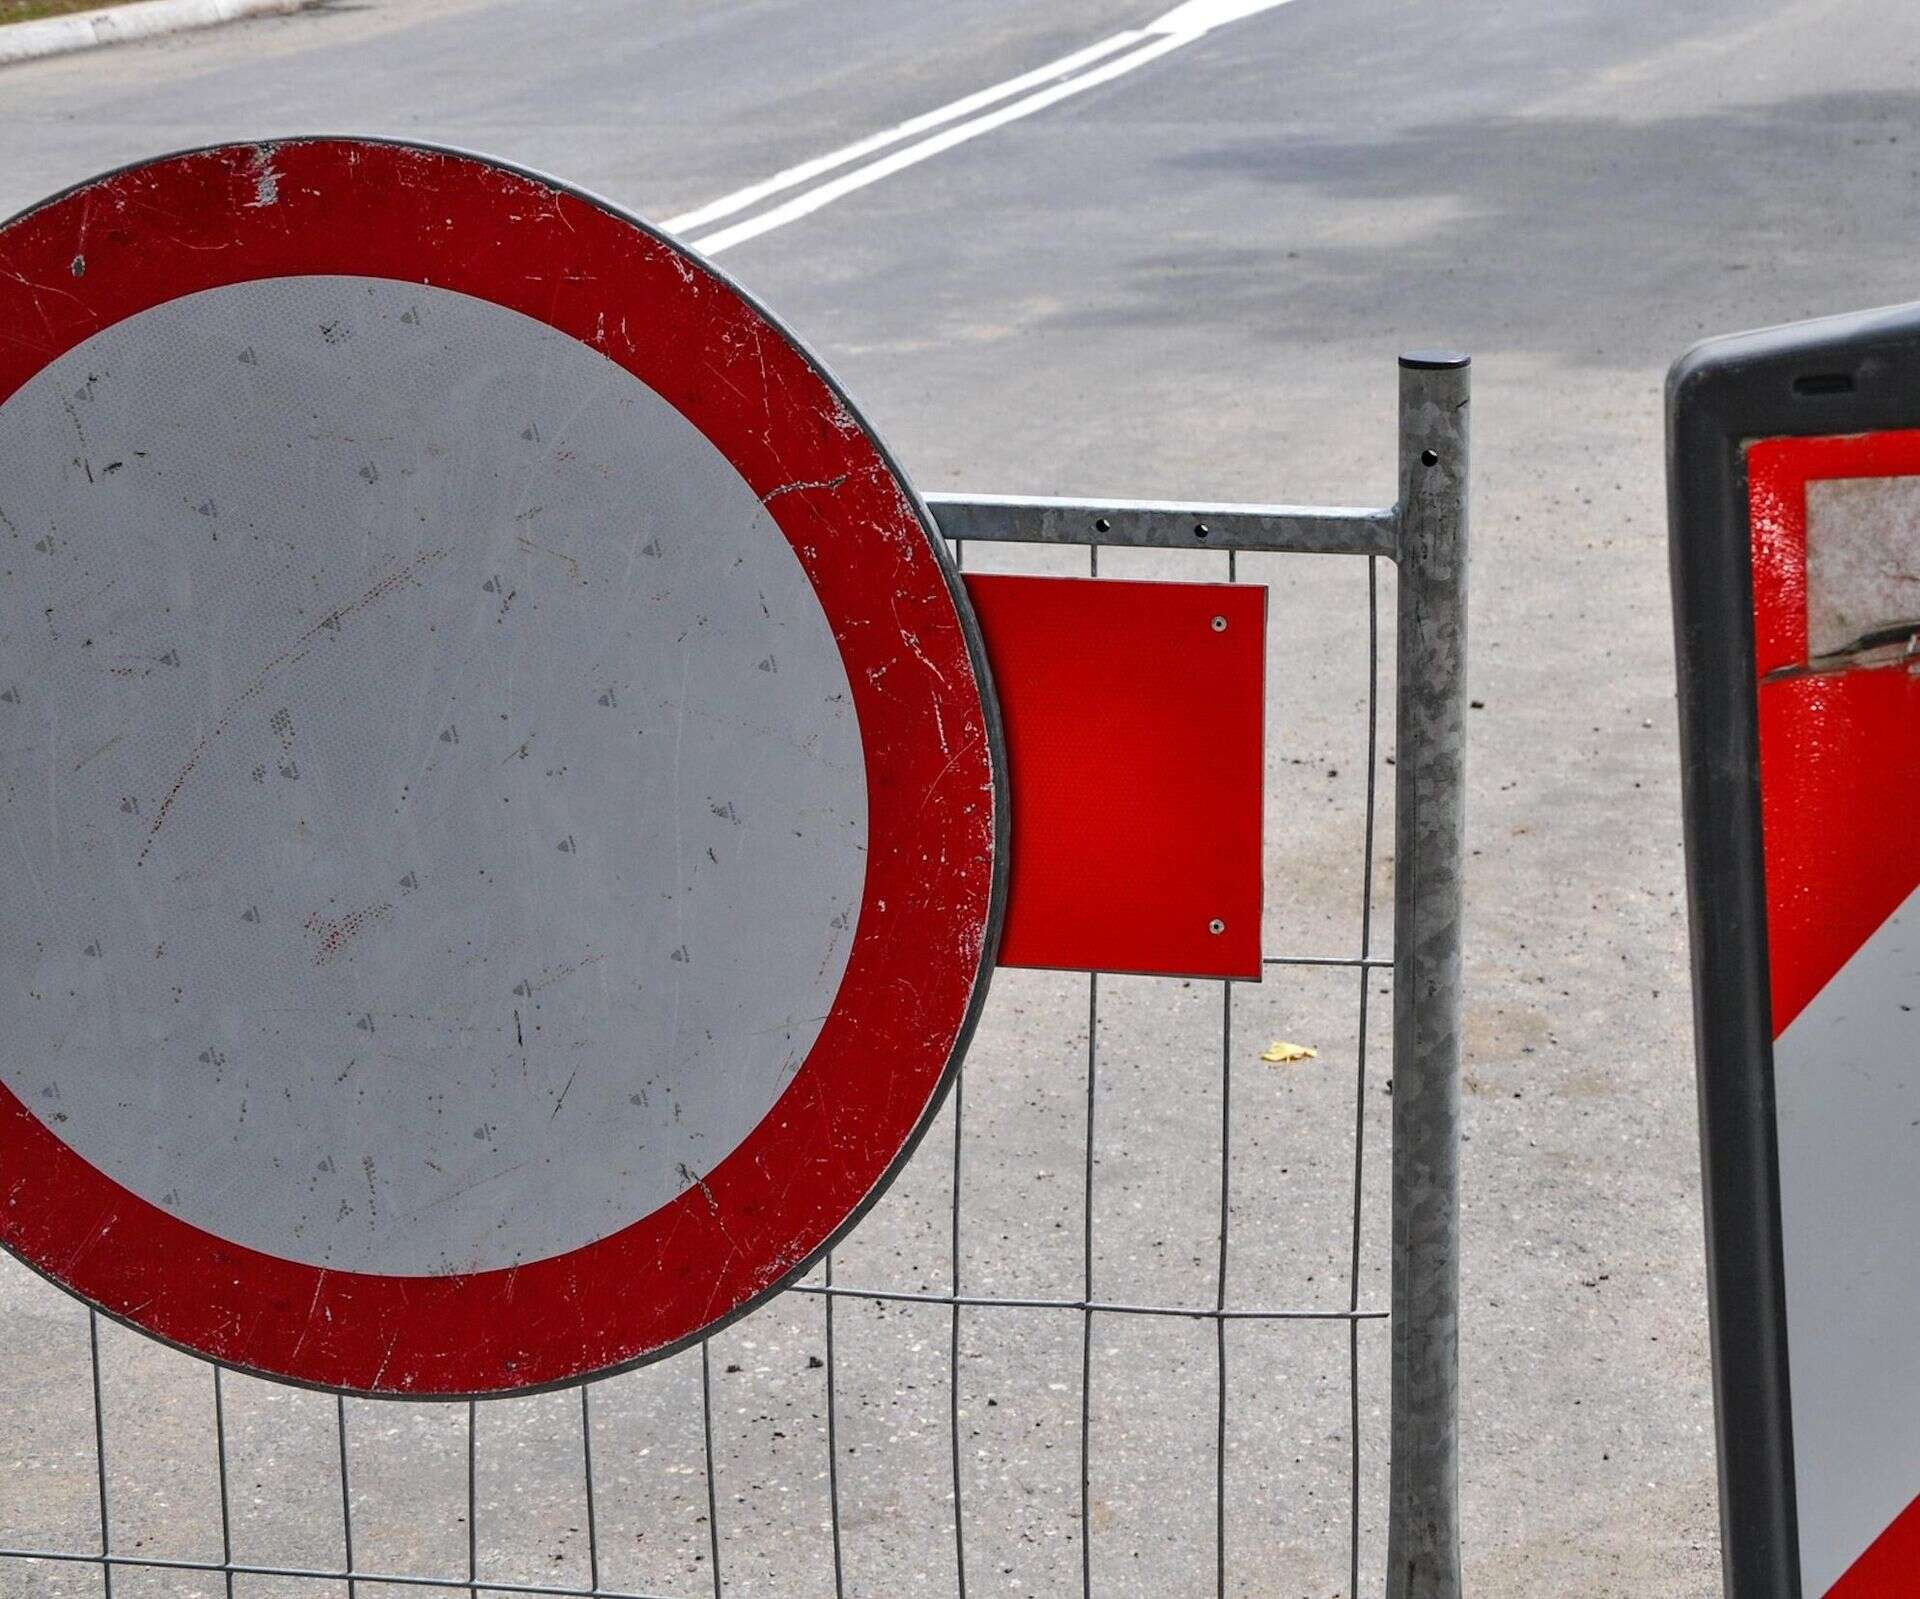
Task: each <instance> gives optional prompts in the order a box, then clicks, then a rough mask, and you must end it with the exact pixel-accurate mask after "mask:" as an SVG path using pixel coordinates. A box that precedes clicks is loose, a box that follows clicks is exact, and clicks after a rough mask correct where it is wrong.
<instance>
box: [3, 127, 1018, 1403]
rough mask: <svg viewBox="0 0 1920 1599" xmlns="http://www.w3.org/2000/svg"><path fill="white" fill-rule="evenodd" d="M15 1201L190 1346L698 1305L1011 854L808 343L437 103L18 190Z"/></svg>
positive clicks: (506, 1347) (883, 492) (950, 618)
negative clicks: (511, 160)
mask: <svg viewBox="0 0 1920 1599" xmlns="http://www.w3.org/2000/svg"><path fill="white" fill-rule="evenodd" d="M0 330H4V331H0V554H3V555H4V566H0V804H3V805H4V808H5V811H6V820H7V824H8V825H7V826H6V828H5V829H3V830H0V854H4V856H5V858H6V871H5V873H4V876H3V877H0V883H4V885H5V886H4V887H0V894H4V895H5V915H4V917H0V1040H4V1043H3V1044H0V1170H4V1171H5V1173H6V1177H7V1203H6V1205H5V1207H4V1209H3V1210H0V1241H4V1242H5V1243H6V1244H7V1246H8V1247H10V1248H11V1249H13V1250H14V1251H15V1252H16V1253H18V1254H19V1255H20V1256H22V1258H24V1259H26V1260H27V1261H28V1262H29V1263H30V1264H32V1265H34V1266H35V1267H36V1268H38V1269H39V1270H41V1271H42V1272H44V1273H46V1274H47V1275H49V1276H51V1277H52V1278H54V1279H55V1280H56V1281H59V1282H61V1283H62V1284H64V1285H65V1286H67V1287H69V1288H71V1289H72V1290H74V1291H75V1292H77V1293H79V1294H81V1295H83V1296H84V1297H86V1298H87V1299H89V1300H90V1301H92V1302H94V1303H96V1304H98V1305H99V1306H100V1307H101V1308H102V1309H104V1310H106V1311H108V1312H109V1313H111V1314H113V1315H116V1316H119V1317H121V1318H123V1319H126V1320H128V1321H131V1322H133V1323H134V1324H136V1325H139V1326H141V1327H143V1328H146V1329H147V1330H149V1331H151V1332H154V1333H156V1334H157V1335H159V1336H162V1337H165V1338H167V1339H170V1340H172V1341H174V1342H177V1343H180V1344H182V1345H185V1346H187V1347H190V1348H192V1349H195V1350H197V1351H199V1352H201V1353H204V1354H207V1355H210V1356H213V1357H215V1358H218V1359H221V1360H224V1361H227V1362H230V1363H232V1364H235V1365H238V1366H242V1367H245V1368H248V1369H253V1370H258V1371H261V1372H265V1373H268V1374H271V1375H278V1376H283V1377H287V1378H291V1379H293V1380H298V1381H305V1382H312V1383H318V1384H323V1385H326V1386H334V1387H341V1388H347V1389H352V1390H355V1391H363V1392H377V1393H394V1394H410V1395H444V1394H476V1393H490V1392H500V1391H506V1390H514V1389H524V1388H529V1387H535V1386H541V1385H546V1384H551V1383H555V1382H561V1381H566V1380H569V1379H572V1378H576V1377H579V1376H582V1375H585V1374H588V1373H591V1372H595V1371H601V1370H606V1369H610V1368H613V1367H616V1366H619V1365H623V1364H628V1363H631V1362H634V1361H636V1360H642V1359H646V1358H649V1357H652V1356H656V1355H659V1354H662V1353H665V1352H667V1351H668V1350H670V1349H672V1348H675V1347H678V1346H679V1345H680V1344H682V1343H684V1342H685V1341H686V1340H688V1339H689V1338H691V1337H694V1336H696V1335H698V1334H699V1333H700V1332H701V1331H703V1330H705V1329H707V1328H709V1327H711V1326H712V1325H715V1324H717V1323H718V1322H719V1321H721V1320H724V1319H726V1318H727V1317H729V1316H731V1315H733V1314H737V1313H738V1312H739V1311H740V1310H742V1309H743V1308H745V1307H746V1306H747V1305H749V1304H751V1303H752V1302H754V1301H755V1300H756V1299H757V1298H759V1297H761V1296H762V1295H764V1294H765V1293H766V1292H768V1291H770V1290H771V1289H772V1288H774V1287H775V1286H777V1285H778V1284H779V1283H780V1282H782V1281H784V1280H785V1279H786V1278H788V1277H789V1276H791V1275H792V1274H793V1272H794V1271H795V1270H797V1269H798V1268H800V1267H802V1266H804V1264H805V1263H806V1262H807V1261H808V1260H810V1259H811V1258H812V1257H813V1256H814V1255H815V1254H816V1253H817V1252H818V1251H819V1250H820V1249H821V1248H822V1247H823V1246H824V1245H825V1244H826V1242H827V1241H828V1240H829V1239H830V1238H831V1237H832V1236H833V1235H834V1234H835V1233H836V1232H837V1231H838V1230H839V1229H840V1228H841V1227H843V1226H844V1225H845V1224H846V1223H847V1222H848V1221H849V1220H850V1219H851V1218H852V1217H853V1216H855V1215H857V1214H858V1212H859V1210H860V1209H861V1208H862V1207H863V1205H864V1204H865V1203H866V1202H868V1201H869V1200H870V1199H871V1198H872V1197H873V1196H874V1195H875V1194H876V1193H877V1191H878V1188H879V1186H880V1185H881V1184H882V1183H883V1182H884V1180H885V1178H886V1176H887V1175H888V1173H889V1172H890V1171H891V1170H892V1169H893V1168H894V1166H895V1165H896V1164H897V1163H898V1161H899V1160H900V1159H901V1158H902V1156H903V1154H904V1152H905V1151H906V1149H907V1148H909V1147H910V1145H911V1142H912V1140H913V1138H914V1136H915V1135H916V1133H917V1132H918V1130H919V1129H920V1128H921V1127H922V1126H923V1125H924V1122H925V1119H926V1118H927V1116H928V1115H929V1114H930V1113H931V1110H932V1108H933V1106H934V1104H935V1103H936V1101H937V1098H938V1094H939V1090H940V1089H941V1087H942V1086H943V1084H944V1082H945V1080H946V1077H947V1074H948V1071H949V1069H950V1065H951V1063H952V1061H953V1060H954V1059H956V1058H957V1055H958V1052H959V1051H960V1050H961V1049H962V1048H963V1047H964V1043H965V1038H966V1035H967V1032H968V1030H969V1028H970V1026H971V1022H972V1018H973V1015H974V1012H975V1009H976V1008H977V1004H978V1002H979V998H980V995H981V991H982V988H983V983H984V973H985V971H986V969H987V965H988V963H989V961H990V959H991V954H992V943H993V938H994V933H995V930H996V928H997V921H998V898H999V884H1000V875H1001V862H1000V859H999V856H1000V853H1001V852H1000V850H999V849H998V835H999V832H1000V829H1001V826H1002V820H1001V819H1002V815H1003V811H1004V807H1003V806H1002V805H1001V804H1000V803H999V802H998V798H997V793H996V787H997V784H998V782H999V773H998V770H997V763H996V756H995V751H996V748H997V738H996V734H995V721H994V717H993V713H992V710H991V701H990V691H989V690H988V689H987V688H986V685H985V681H984V670H983V668H982V667H981V665H980V664H979V663H980V657H979V652H978V649H977V645H976V642H975V639H974V636H973V633H972V629H971V624H970V620H969V618H968V617H967V615H966V614H965V612H964V610H963V609H962V606H963V603H964V602H962V601H958V600H956V598H955V590H954V586H953V584H952V582H951V581H950V573H949V572H948V570H947V569H946V566H945V564H944V552H943V551H942V549H941V547H940V545H939V541H938V539H937V537H935V536H934V535H933V534H932V533H931V531H930V529H929V527H928V526H927V524H926V523H925V521H924V519H923V516H922V514H921V513H920V512H919V511H918V510H917V508H916V505H915V502H914V500H913V497H912V495H911V494H910V492H908V491H907V490H906V488H905V486H904V485H903V484H902V483H901V481H900V480H899V478H898V476H897V474H896V472H895V471H894V469H893V468H892V466H891V464H890V462H889V461H888V460H887V458H886V457H885V455H884V454H883V453H882V452H881V450H880V449H879V448H878V446H877V445H876V444H875V443H874V442H873V440H872V438H871V435H870V434H869V433H868V432H867V431H866V429H865V428H864V427H863V426H862V425H861V424H860V423H859V422H858V420H857V419H856V418H855V417H854V416H853V415H852V413H851V412H850V411H849V410H848V408H847V406H846V403H845V401H844V400H843V399H842V398H841V397H840V396H839V395H838V393H837V392H836V391H835V390H834V389H833V388H832V386H831V385H830V383H829V382H828V381H827V380H826V379H825V378H824V376H823V375H822V373H821V372H820V370H819V368H818V367H817V365H815V364H814V363H813V362H812V361H811V360H810V359H809V358H807V357H806V356H805V355H804V354H803V353H802V352H800V351H799V350H798V349H797V348H796V347H795V346H794V345H793V344H792V342H791V340H790V339H789V338H788V337H787V336H786V335H785V334H784V333H783V332H782V331H781V330H779V329H778V328H777V327H776V326H774V325H773V324H771V323H770V322H769V321H768V320H767V318H766V317H765V315H764V313H762V312H760V311H759V310H758V309H757V308H755V307H753V306H752V305H751V304H750V303H748V302H747V301H745V300H744V299H743V298H742V297H741V296H740V295H739V293H738V292H737V291H736V290H734V289H733V288H732V287H731V286H730V285H728V284H727V283H726V282H725V281H724V280H721V279H719V278H717V277H716V276H715V275H714V274H713V273H712V272H711V271H710V269H708V268H707V267H705V266H704V265H703V264H701V263H699V262H698V261H696V260H694V259H693V258H691V257H689V256H687V255H685V254H684V253H683V252H681V251H680V250H678V249H677V248H676V247H675V246H673V245H672V244H671V243H670V242H668V241H665V240H663V239H661V238H659V237H658V236H656V235H654V234H651V233H649V232H648V231H647V230H645V229H644V228H643V227H642V226H640V225H639V224H637V223H635V222H633V221H631V220H630V219H627V218H624V217H621V216H619V215H618V214H616V213H614V212H612V211H611V210H609V209H608V208H606V207H604V206H602V205H599V204H597V203H594V202H592V201H589V200H586V199H583V198H581V197H579V196H576V195H574V194H572V193H570V192H568V191H566V190H564V189H561V188H559V187H557V186H555V185H553V184H550V183H548V182H545V181H543V180H539V179H535V178H531V177H528V176H526V175H524V174H520V173H516V172H512V171H508V170H505V169H502V168H500V167H497V166H494V165H492V164H490V163H486V162H483V161H480V160H477V159H475V158H472V157H467V156H459V155H454V154H450V153H447V152H441V151H431V150H420V149H413V148H409V147H403V146H396V145H391V144H381V143H363V142H358V141H341V140H327V141H303V142H296V143H290V144H284V145H279V146H249V147H231V148H225V149H218V150H212V151H203V152H197V153H193V154H189V155H185V156H179V157H171V158H167V159H166V160H163V161H160V162H156V163H152V164H149V165H146V166H142V167H137V168H133V169H130V170H128V171H125V172H122V173H119V174H115V175H113V176H110V177H107V178H104V179H101V180H99V181H98V182H96V183H93V184H89V185H86V186H84V187H82V188H80V189H78V190H75V191H73V192H71V193H69V194H67V195H65V196H63V197H61V198H59V199H57V200H55V201H52V202H49V203H48V204H47V205H45V206H43V207H40V208H38V209H36V210H34V211H32V212H29V213H27V214H26V215H24V216H23V217H21V218H18V219H16V220H15V221H14V222H12V223H10V224H8V225H7V226H6V227H5V228H4V229H0Z"/></svg>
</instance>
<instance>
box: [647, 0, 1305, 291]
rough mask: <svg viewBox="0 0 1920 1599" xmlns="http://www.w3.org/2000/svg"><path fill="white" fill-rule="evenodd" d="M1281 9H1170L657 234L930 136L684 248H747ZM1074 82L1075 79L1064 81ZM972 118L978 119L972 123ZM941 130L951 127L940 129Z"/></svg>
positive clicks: (700, 224)
mask: <svg viewBox="0 0 1920 1599" xmlns="http://www.w3.org/2000/svg"><path fill="white" fill-rule="evenodd" d="M1288 3H1289V0H1187V3H1186V4H1184V5H1179V6H1176V7H1174V9H1173V10H1171V11H1169V12H1167V13H1166V14H1165V15H1163V16H1161V17H1159V18H1157V19H1155V20H1154V21H1153V22H1151V23H1149V24H1148V25H1147V26H1146V27H1145V28H1141V29H1137V30H1128V31H1126V32H1123V33H1116V34H1114V35H1113V36H1112V37H1111V38H1107V39H1103V40H1101V41H1100V42H1099V43H1098V44H1092V45H1088V46H1087V47H1086V48H1085V49H1084V50H1076V51H1074V52H1073V53H1072V54H1071V55H1065V56H1062V57H1060V58H1059V59H1058V60H1057V61H1052V62H1049V63H1048V64H1047V65H1045V66H1043V67H1036V68H1034V69H1033V70H1032V71H1031V72H1024V73H1022V74H1020V76H1018V77H1015V78H1008V79H1007V80H1005V81H1004V82H1002V83H997V84H995V85H993V86H992V87H991V88H986V89H981V90H978V91H977V92H975V93H973V94H969V95H964V96H962V97H961V98H960V99H958V100H953V101H949V102H948V103H947V104H946V105H944V106H940V107H938V108H937V109H935V110H933V111H928V112H924V113H923V114H921V115H920V116H917V117H912V118H909V119H908V120H907V121H905V122H901V123H897V124H896V125H895V126H893V127H891V128H887V129H885V130H883V131H881V132H879V133H875V134H871V135H869V136H868V137H866V138H864V139H860V140H856V141H855V142H854V143H852V144H848V145H843V146H842V147H841V148H839V149H838V150H832V151H829V152H828V153H827V154H826V155H822V156H816V157H814V158H813V159H812V160H810V161H803V162H800V163H799V164H798V165H796V166H791V167H787V168H786V169H785V170H783V171H780V172H776V173H775V174H774V175H773V176H772V177H770V178H766V179H763V180H762V181H761V182H759V183H753V184H749V185H747V187H745V188H744V189H736V190H735V191H734V192H733V193H732V194H728V195H723V196H722V197H721V198H720V199H718V200H714V201H712V202H711V203H709V204H707V205H704V206H700V207H698V208H697V209H695V210H692V211H688V212H685V213H683V214H682V215H680V216H676V217H669V218H668V219H667V220H666V221H665V222H664V223H662V224H661V226H662V227H664V228H665V229H666V231H667V232H669V233H672V234H677V235H680V236H682V237H684V236H685V235H687V234H689V233H692V232H694V231H696V230H697V229H700V228H704V227H706V226H708V225H709V224H710V223H714V222H718V221H721V220H722V219H724V218H726V217H730V216H734V215H737V214H738V213H739V212H742V211H745V210H749V209H751V208H752V207H753V206H755V205H758V204H759V203H760V202H761V201H762V200H765V199H770V198H771V197H772V196H774V195H776V194H780V193H783V192H784V191H786V190H788V189H793V188H798V187H799V186H801V185H802V184H805V183H809V182H811V181H812V180H813V179H815V178H817V177H821V176H823V175H824V174H826V173H828V172H831V171H833V170H834V169H835V168H836V167H843V166H845V165H847V164H848V163H849V162H852V161H857V160H859V159H860V158H861V157H862V156H867V155H872V154H873V153H875V152H876V151H879V150H884V149H886V147H887V146H888V145H891V144H897V143H899V142H900V141H901V140H902V139H909V138H912V137H913V136H914V135H916V134H921V133H931V135H932V136H931V137H929V138H925V139H921V140H920V141H919V142H918V143H916V144H909V145H907V146H906V147H905V148H904V149H900V150H895V151H893V152H892V154H890V155H886V156H883V157H881V158H880V159H879V160H877V161H872V162H869V163H868V164H867V165H866V166H863V167H857V168H855V169H854V170H853V171H851V172H847V173H843V174H842V175H841V176H839V177H837V178H834V179H832V180H830V181H828V182H825V183H822V184H820V185H818V186H817V187H815V188H812V189H808V190H806V191H805V192H804V193H801V194H798V195H796V196H794V197H793V198H792V199H791V200H787V201H785V202H784V203H782V204H780V205H777V206H774V207H773V208H772V209H771V210H767V211H763V212H761V213H760V214H759V215H758V216H755V217H750V218H748V219H747V220H746V221H744V222H736V223H734V224H733V226H731V227H726V228H721V229H719V230H718V231H716V232H713V233H709V234H707V235H705V236H704V237H702V238H697V239H693V240H691V241H690V242H691V243H692V245H693V247H694V248H695V249H697V250H700V251H703V252H704V253H705V254H707V255H715V254H717V253H718V252H720V251H721V250H725V249H729V248H731V247H732V246H734V245H736V244H742V243H744V242H745V241H746V240H748V239H753V238H758V237H759V236H760V235H761V234H763V233H768V232H771V231H772V230H773V229H775V228H779V227H784V226H786V224H787V223H789V222H796V221H798V220H799V219H800V218H801V217H804V216H809V215H811V214H812V213H813V212H815V211H818V210H820V209H821V207H823V206H828V205H831V204H832V203H833V202H834V201H835V200H838V199H840V198H842V197H843V196H845V195H848V194H852V193H853V192H854V191H855V190H857V189H864V188H865V187H866V186H867V185H868V184H871V183H877V182H879V181H880V179H882V178H886V177H891V176H892V175H893V174H894V173H896V172H900V171H904V170H905V169H906V168H907V167H910V166H915V165H917V164H918V163H919V162H922V161H925V160H927V159H928V158H929V157H931V156H936V155H939V154H940V153H941V152H942V151H945V150H951V149H953V148H954V146H955V145H959V144H965V143H966V142H967V141H968V140H969V139H977V138H978V137H979V136H980V135H981V134H983V133H991V132H992V131H993V130H994V129H995V128H1001V127H1005V126H1006V125H1007V124H1008V123H1009V122H1017V121H1018V120H1019V119H1020V118H1022V117H1029V116H1032V115H1033V114H1034V112H1036V111H1044V110H1045V109H1046V108H1047V107H1048V106H1051V105H1057V104H1059V102H1060V101H1062V100H1065V99H1068V98H1070V97H1071V96H1073V95H1076V94H1079V93H1081V92H1082V91H1083V90H1086V89H1092V88H1096V87H1098V86H1099V85H1100V84H1103V83H1111V82H1112V81H1113V80H1114V79H1115V78H1119V77H1122V76H1124V75H1125V74H1127V73H1129V72H1132V71H1133V70H1134V69H1135V68H1136V67H1143V66H1145V65H1146V64H1147V63H1148V62H1149V61H1152V60H1155V59H1157V58H1158V57H1160V56H1163V55H1166V54H1168V53H1169V52H1170V51H1173V50H1178V49H1179V48H1180V47H1181V46H1182V45H1188V44H1192V43H1193V42H1194V40H1196V39H1199V38H1202V37H1204V36H1205V35H1206V34H1207V33H1209V32H1211V31H1212V30H1213V29H1214V28H1217V27H1220V26H1222V25H1223V24H1225V23H1228V22H1235V21H1238V20H1239V19H1240V18H1242V17H1249V16H1252V15H1254V14H1255V13H1256V12H1260V11H1269V10H1272V9H1274V8H1275V7H1276V6H1282V5H1286V4H1288ZM1120 50H1126V51H1127V53H1126V54H1124V55H1120V56H1118V57H1117V58H1116V57H1115V52H1116V51H1120ZM1082 69H1087V70H1082ZM1076 73H1077V74H1078V76H1075V75H1074V74H1076ZM1041 84H1046V85H1048V87H1046V88H1039V89H1037V92H1035V93H1031V94H1027V93H1025V91H1027V90H1029V89H1036V87H1037V86H1038V85H1041ZM1023 94H1024V96H1025V97H1024V98H1022V99H1013V97H1014V96H1015V95H1023ZM1007 100H1012V103H1011V104H1001V102H1002V101H1007ZM989 106H998V109H997V110H993V111H987V110H986V108H987V107H989ZM975 112H984V113H985V114H984V115H979V116H974V115H973V113H975ZM963 117H970V118H971V120H968V121H960V120H959V119H960V118H963ZM950 123H953V124H957V125H955V126H948V124H950ZM936 128H937V129H941V130H943V131H941V132H938V133H933V132H932V130H934V129H936Z"/></svg>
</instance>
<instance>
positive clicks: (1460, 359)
mask: <svg viewBox="0 0 1920 1599" xmlns="http://www.w3.org/2000/svg"><path fill="white" fill-rule="evenodd" d="M1400 364H1401V365H1402V366H1403V367H1407V368H1409V369H1410V370H1412V371H1415V372H1450V371H1453V370H1454V369H1455V368H1457V367H1463V366H1471V365H1472V364H1473V357H1472V356H1470V355H1466V354H1463V353H1462V352H1461V351H1459V350H1409V351H1407V353H1406V354H1405V355H1403V356H1401V357H1400Z"/></svg>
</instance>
